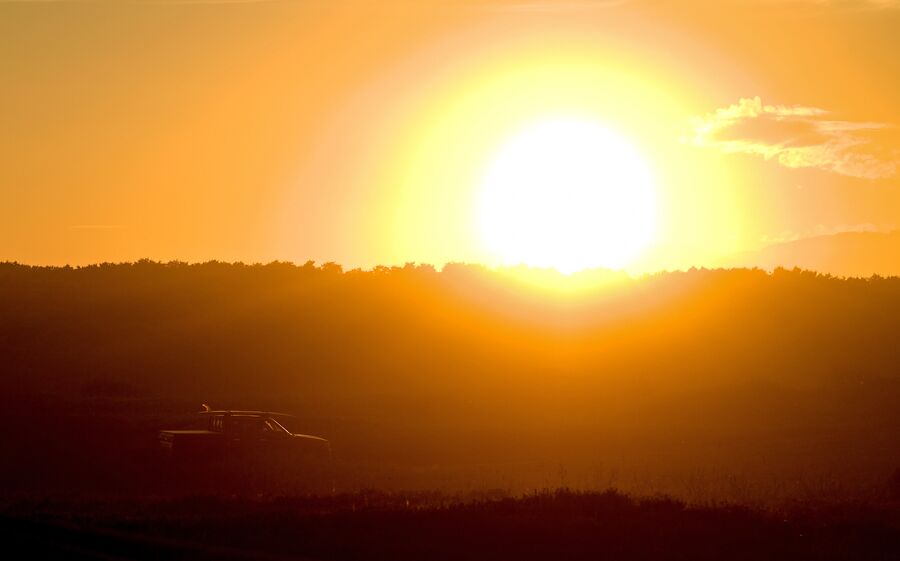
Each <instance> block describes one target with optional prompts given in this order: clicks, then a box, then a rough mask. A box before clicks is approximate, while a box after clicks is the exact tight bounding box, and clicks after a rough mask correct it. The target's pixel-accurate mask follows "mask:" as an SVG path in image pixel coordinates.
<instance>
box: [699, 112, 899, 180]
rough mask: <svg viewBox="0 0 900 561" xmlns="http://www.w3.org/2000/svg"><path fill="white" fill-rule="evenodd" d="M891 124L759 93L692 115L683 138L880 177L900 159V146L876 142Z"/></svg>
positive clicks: (795, 164)
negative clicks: (837, 115) (778, 101)
mask: <svg viewBox="0 0 900 561" xmlns="http://www.w3.org/2000/svg"><path fill="white" fill-rule="evenodd" d="M892 129H893V127H891V126H890V125H888V124H885V123H873V122H859V121H841V120H834V119H831V118H830V114H829V112H828V111H826V110H824V109H820V108H818V107H806V106H799V105H793V106H789V105H764V104H763V102H762V100H761V99H760V98H759V97H758V96H757V97H754V98H744V99H741V100H740V101H738V102H737V103H735V104H733V105H729V106H728V107H724V108H721V109H717V110H716V111H714V112H712V113H709V114H707V115H705V116H702V117H696V118H694V119H693V120H692V121H691V133H690V135H689V136H688V137H686V138H685V139H684V140H685V141H686V142H689V143H690V144H693V145H694V146H699V147H705V148H716V149H718V150H721V151H723V152H726V153H733V154H755V155H758V156H762V157H764V158H765V159H767V160H775V161H777V162H778V163H780V164H781V165H783V166H785V167H789V168H818V169H822V170H826V171H830V172H834V173H839V174H841V175H846V176H850V177H860V178H866V179H880V178H884V177H890V176H892V175H894V174H895V173H896V172H897V168H898V164H900V150H898V149H897V147H896V146H891V145H890V143H885V142H879V141H880V140H883V137H884V136H886V134H885V133H886V132H891V130H892Z"/></svg>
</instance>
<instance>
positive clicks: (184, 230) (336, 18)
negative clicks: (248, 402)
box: [0, 0, 900, 271]
mask: <svg viewBox="0 0 900 561" xmlns="http://www.w3.org/2000/svg"><path fill="white" fill-rule="evenodd" d="M897 53H900V2H894V1H891V0H870V1H862V0H860V1H852V0H844V1H837V0H835V1H831V2H830V1H828V0H818V1H815V0H808V1H801V0H797V1H784V2H781V1H778V0H756V1H750V0H748V1H743V2H724V1H700V0H697V1H688V0H685V1H668V2H664V1H650V0H632V1H627V0H618V1H617V0H610V1H603V0H596V1H592V2H591V1H577V0H576V1H561V2H546V1H540V0H524V1H512V0H494V1H487V0H451V1H445V2H413V1H411V0H405V1H393V0H383V1H381V2H369V1H340V0H335V1H329V2H324V1H322V2H320V1H314V0H309V1H297V2H292V1H288V0H283V1H274V0H273V1H265V0H261V1H250V0H247V1H240V0H232V1H226V0H221V1H217V0H142V1H137V0H135V1H127V0H109V1H104V0H95V1H87V0H85V1H78V0H72V1H66V0H60V1H57V2H41V1H4V0H0V69H2V72H0V195H2V201H3V203H2V205H0V209H2V210H0V212H2V220H0V260H17V261H20V262H26V263H40V264H63V263H70V264H83V263H90V262H98V261H123V260H136V259H139V258H142V257H149V258H152V259H159V260H170V259H179V260H187V261H197V260H208V259H220V260H243V261H248V262H256V261H270V260H274V259H279V260H292V261H301V262H302V261H306V260H308V259H313V260H316V261H320V262H321V261H337V262H340V263H342V264H344V265H345V266H347V267H356V266H363V267H370V266H372V265H375V264H379V263H381V264H392V263H403V262H406V261H419V262H432V263H437V264H441V263H443V262H446V261H480V262H487V263H493V262H495V261H496V256H493V255H491V254H490V253H489V252H488V251H487V250H486V248H485V247H484V244H483V243H482V242H483V240H481V239H480V238H479V236H478V234H477V232H476V231H475V228H474V227H473V221H474V219H473V215H474V213H475V210H474V206H475V203H474V202H473V201H474V200H475V199H476V198H477V193H478V189H479V185H480V183H479V181H480V180H479V178H480V177H481V176H482V175H483V173H484V169H485V168H486V166H488V165H489V163H490V158H491V154H493V153H495V152H496V149H497V146H498V145H501V144H502V142H503V141H504V139H505V138H506V137H508V136H509V134H511V132H512V131H515V130H516V129H517V128H520V127H521V126H522V125H524V124H527V123H528V122H529V121H530V120H534V119H536V118H540V117H541V116H543V115H546V114H556V113H559V112H563V113H576V114H580V115H581V114H589V115H590V116H591V118H592V119H597V120H598V121H600V122H603V123H605V124H607V125H609V126H610V127H612V128H614V129H615V130H616V131H618V132H619V133H621V134H622V135H623V136H625V137H627V138H628V139H629V140H630V141H631V142H632V143H633V145H634V146H635V147H636V148H638V149H639V150H640V152H641V153H642V154H643V155H644V157H645V159H646V160H647V161H648V162H649V167H650V169H651V171H652V173H653V175H654V177H655V178H656V184H657V188H658V191H659V195H658V198H659V213H658V214H659V223H658V225H657V238H656V240H655V242H654V243H653V245H652V246H650V247H649V248H648V249H647V250H646V252H645V253H644V254H642V255H641V256H640V257H639V258H638V259H636V261H635V262H634V263H632V264H631V266H630V268H631V269H633V270H638V271H640V270H654V269H659V268H672V267H688V266H691V265H716V264H718V263H720V262H721V260H722V259H723V258H726V257H727V256H729V255H731V254H734V253H740V252H744V251H748V250H753V249H758V248H760V247H762V246H764V245H766V244H769V243H773V242H778V241H787V240H793V239H797V238H805V237H810V236H816V235H822V234H829V233H836V232H842V231H889V230H893V229H895V228H897V227H898V226H900V132H898V129H897V125H900V103H898V100H900V57H898V56H897Z"/></svg>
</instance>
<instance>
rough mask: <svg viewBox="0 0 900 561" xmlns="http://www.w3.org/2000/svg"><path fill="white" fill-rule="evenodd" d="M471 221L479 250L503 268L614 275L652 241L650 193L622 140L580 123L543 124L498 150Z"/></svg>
mask: <svg viewBox="0 0 900 561" xmlns="http://www.w3.org/2000/svg"><path fill="white" fill-rule="evenodd" d="M476 212H477V224H478V228H479V230H480V235H481V239H482V240H483V243H484V244H485V246H486V247H487V249H488V250H489V251H490V252H491V253H492V254H493V255H494V256H495V257H496V258H498V259H499V260H500V261H501V262H503V263H504V264H508V265H517V264H526V265H530V266H533V267H553V268H556V269H558V270H559V271H561V272H563V273H572V272H576V271H580V270H583V269H592V268H609V269H620V268H623V267H625V266H627V265H628V264H629V263H631V262H632V261H633V260H634V259H635V258H637V257H638V256H639V255H640V254H641V253H642V251H643V250H645V249H646V248H647V247H648V246H649V245H650V243H652V241H653V239H654V237H655V234H656V189H655V187H654V184H653V178H652V174H651V172H650V168H649V167H648V165H647V163H646V162H645V161H644V159H643V157H642V156H641V154H640V153H639V152H638V151H637V150H636V149H635V148H634V147H633V146H632V145H631V144H630V143H629V142H628V141H627V140H626V139H625V138H623V137H621V136H620V135H618V134H617V133H615V132H614V131H612V130H610V129H608V128H606V127H604V126H603V125H602V124H601V123H599V122H595V121H592V120H589V119H582V118H554V119H546V120H542V121H539V122H535V123H532V124H531V125H529V126H527V127H525V128H524V129H522V130H520V131H519V132H517V133H516V134H513V135H512V136H511V137H509V139H508V140H507V141H506V142H505V143H503V145H502V146H501V147H500V148H499V150H498V151H497V153H496V155H495V156H494V157H493V158H492V160H491V161H490V164H489V166H488V168H487V170H486V173H485V175H484V179H483V183H482V185H481V190H480V194H479V200H478V204H477V210H476Z"/></svg>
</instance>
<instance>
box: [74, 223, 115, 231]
mask: <svg viewBox="0 0 900 561" xmlns="http://www.w3.org/2000/svg"><path fill="white" fill-rule="evenodd" d="M124 227H125V226H123V225H122V224H75V225H74V226H69V229H70V230H120V229H122V228H124Z"/></svg>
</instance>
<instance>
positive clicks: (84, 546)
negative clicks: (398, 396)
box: [0, 490, 900, 561]
mask: <svg viewBox="0 0 900 561" xmlns="http://www.w3.org/2000/svg"><path fill="white" fill-rule="evenodd" d="M0 528H2V533H3V536H2V538H3V541H4V543H5V544H7V546H8V547H16V548H21V549H20V551H23V552H25V553H26V555H25V556H26V557H27V556H28V553H30V556H31V557H35V558H37V557H46V558H51V557H57V558H63V557H64V558H67V559H235V560H238V559H322V560H325V559H342V560H351V559H352V560H356V559H360V560H362V559H392V560H398V561H399V560H410V561H423V560H451V559H452V560H459V559H484V560H489V559H498V560H531V559H535V560H537V559H540V560H549V559H617V560H631V559H690V560H701V559H717V560H718V559H730V560H743V559H747V560H750V559H753V560H757V559H790V560H801V559H811V560H812V559H816V560H831V559H835V560H836V559H846V560H861V559H884V560H888V559H891V560H895V559H898V558H900V504H897V503H890V502H885V503H883V504H880V505H877V506H876V505H868V506H866V505H860V504H842V505H825V504H813V503H806V504H794V505H788V506H786V507H783V508H780V509H774V510H767V511H762V510H752V509H748V508H745V507H741V506H734V505H718V506H704V507H699V506H686V505H685V504H684V503H682V502H679V501H675V500H672V499H668V498H649V499H634V498H630V497H628V496H626V495H623V494H620V493H618V492H616V491H614V490H608V491H605V492H595V493H577V492H572V491H566V490H560V491H555V492H542V493H533V494H529V495H525V496H522V497H518V498H510V497H502V496H497V495H494V496H491V495H490V494H486V495H482V496H481V497H468V498H466V499H461V498H459V497H448V496H444V495H439V494H412V495H406V494H390V495H388V494H379V493H356V494H350V495H338V496H333V497H328V498H309V497H307V498H280V499H266V500H263V499H257V500H249V499H238V498H230V499H228V498H210V497H198V498H182V499H177V500H165V501H152V500H141V501H114V502H109V501H107V502H98V501H78V502H66V501H30V502H29V501H24V502H14V503H7V504H6V505H5V506H4V508H3V518H2V526H0Z"/></svg>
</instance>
